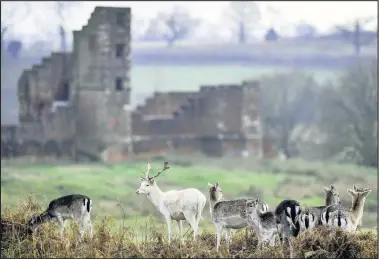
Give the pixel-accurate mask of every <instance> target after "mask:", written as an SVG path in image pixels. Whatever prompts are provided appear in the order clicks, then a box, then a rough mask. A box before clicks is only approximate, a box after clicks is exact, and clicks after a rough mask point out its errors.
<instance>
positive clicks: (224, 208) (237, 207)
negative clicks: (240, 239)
mask: <svg viewBox="0 0 379 259" xmlns="http://www.w3.org/2000/svg"><path fill="white" fill-rule="evenodd" d="M208 189H209V198H210V200H209V201H210V202H209V210H210V214H211V217H212V221H213V224H214V225H215V227H216V250H217V251H218V250H219V248H220V243H221V236H222V232H223V230H224V229H225V239H226V248H227V250H228V251H229V245H230V243H231V236H230V234H231V230H232V229H242V228H245V227H246V226H247V216H246V213H245V212H244V211H245V208H246V202H247V201H248V200H249V199H236V200H228V201H225V200H224V196H223V194H222V189H221V187H220V184H219V182H216V184H215V185H213V184H210V183H208ZM261 206H262V210H265V209H267V208H268V206H267V204H265V203H263V202H262V203H261Z"/></svg>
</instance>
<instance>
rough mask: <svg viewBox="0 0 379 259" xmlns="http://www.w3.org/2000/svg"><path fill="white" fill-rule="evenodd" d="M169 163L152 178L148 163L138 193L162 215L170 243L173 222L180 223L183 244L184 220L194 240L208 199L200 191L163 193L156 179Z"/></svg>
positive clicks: (192, 189)
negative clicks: (189, 227)
mask: <svg viewBox="0 0 379 259" xmlns="http://www.w3.org/2000/svg"><path fill="white" fill-rule="evenodd" d="M169 168H170V167H169V166H168V162H164V167H163V169H162V170H160V171H158V173H157V174H156V175H155V176H150V175H149V172H150V170H151V165H150V163H149V162H147V170H146V172H145V175H144V176H143V177H141V186H140V187H139V188H138V190H137V191H136V193H137V194H138V195H139V194H145V195H146V197H147V198H148V199H149V200H150V201H151V202H152V203H153V205H154V206H155V207H156V208H157V209H158V210H159V211H160V212H161V213H162V215H163V216H164V218H165V220H166V222H167V229H168V243H169V244H170V243H171V221H172V220H175V221H176V222H177V223H178V227H179V232H180V241H181V243H182V244H183V243H184V240H183V223H182V221H183V220H187V222H188V223H189V224H190V226H191V228H192V229H193V231H194V232H193V240H194V241H196V237H197V234H198V230H199V222H200V219H201V218H202V217H201V214H202V211H203V209H204V206H205V203H206V198H205V195H204V194H202V193H201V192H200V191H199V190H197V189H194V188H188V189H183V190H171V191H167V192H163V191H161V189H160V188H159V187H158V184H157V181H156V178H157V177H158V176H159V175H160V174H161V173H162V172H164V171H166V170H167V169H169Z"/></svg>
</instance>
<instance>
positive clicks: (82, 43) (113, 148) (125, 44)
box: [73, 7, 132, 157]
mask: <svg viewBox="0 0 379 259" xmlns="http://www.w3.org/2000/svg"><path fill="white" fill-rule="evenodd" d="M130 19H131V12H130V8H114V7H96V8H95V10H94V12H93V13H92V14H91V17H90V19H89V21H88V24H87V25H86V26H84V27H83V28H82V30H81V31H75V32H74V48H73V57H74V65H73V71H75V72H74V75H73V77H74V85H75V87H74V89H73V101H74V103H75V107H76V135H75V145H76V150H77V151H78V152H84V153H86V155H89V154H91V155H94V156H96V157H99V156H100V154H102V153H104V152H106V153H109V152H111V153H112V152H113V153H117V154H118V156H120V155H121V156H126V155H127V154H128V153H130V152H132V143H131V134H132V132H131V109H130V89H131V88H130V76H129V71H130V40H131V35H130Z"/></svg>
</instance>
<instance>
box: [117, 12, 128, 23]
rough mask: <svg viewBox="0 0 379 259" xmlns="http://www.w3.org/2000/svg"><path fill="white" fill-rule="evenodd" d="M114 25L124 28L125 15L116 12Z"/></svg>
mask: <svg viewBox="0 0 379 259" xmlns="http://www.w3.org/2000/svg"><path fill="white" fill-rule="evenodd" d="M116 24H117V25H118V26H125V25H126V15H125V13H123V12H117V13H116Z"/></svg>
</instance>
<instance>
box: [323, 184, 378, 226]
mask: <svg viewBox="0 0 379 259" xmlns="http://www.w3.org/2000/svg"><path fill="white" fill-rule="evenodd" d="M347 192H348V193H349V194H350V195H351V198H352V202H351V207H350V208H345V207H343V206H341V205H330V206H328V207H326V208H325V209H324V210H323V211H322V214H321V221H322V224H323V225H327V226H334V227H340V228H342V229H344V230H346V231H348V232H356V231H357V228H358V226H359V225H360V223H361V222H362V216H363V207H364V204H365V201H366V197H367V195H368V194H369V193H370V192H371V189H370V188H364V189H359V188H356V189H355V190H351V189H347Z"/></svg>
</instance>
